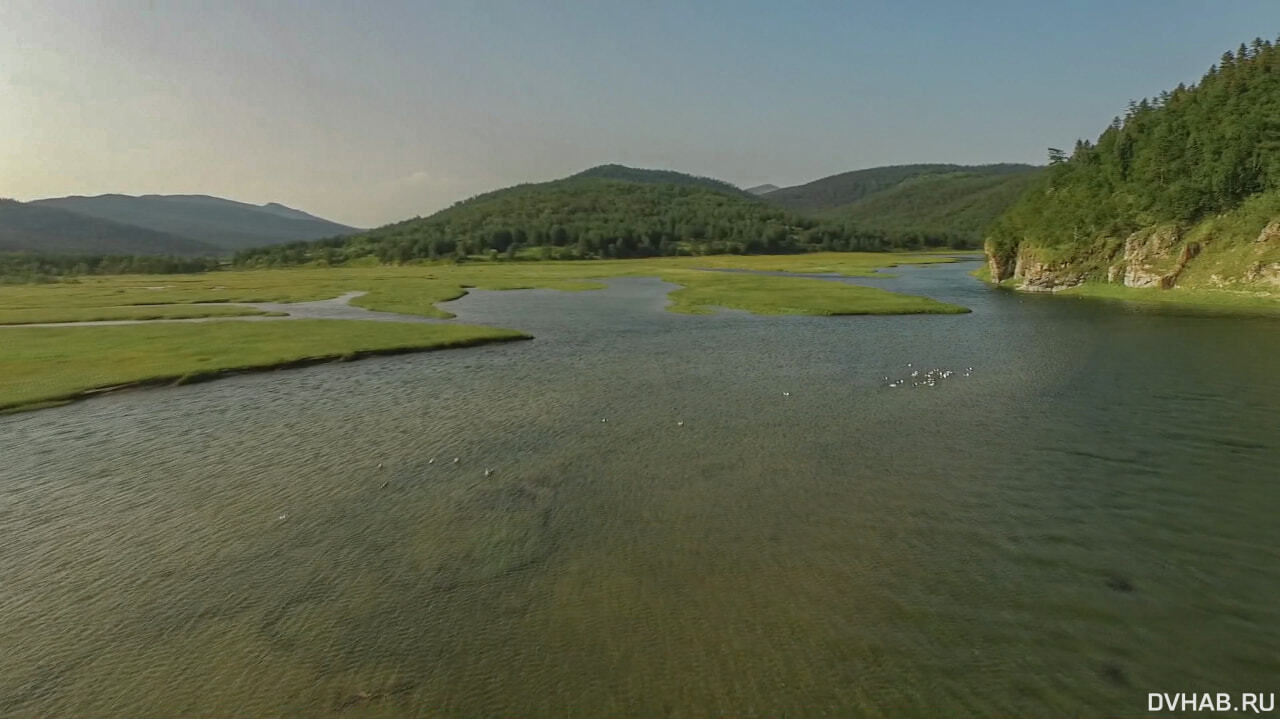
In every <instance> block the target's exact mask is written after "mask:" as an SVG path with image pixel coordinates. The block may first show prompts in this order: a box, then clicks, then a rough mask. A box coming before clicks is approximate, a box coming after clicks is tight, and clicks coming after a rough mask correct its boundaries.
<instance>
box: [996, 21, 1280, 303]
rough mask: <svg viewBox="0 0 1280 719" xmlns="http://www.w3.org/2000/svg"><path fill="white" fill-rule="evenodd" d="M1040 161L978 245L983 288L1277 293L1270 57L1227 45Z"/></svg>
mask: <svg viewBox="0 0 1280 719" xmlns="http://www.w3.org/2000/svg"><path fill="white" fill-rule="evenodd" d="M1050 160H1051V165H1050V167H1049V169H1048V170H1047V171H1046V172H1045V173H1044V174H1043V176H1042V177H1041V178H1040V179H1039V180H1038V181H1037V182H1036V183H1035V184H1034V186H1033V187H1032V188H1031V189H1030V190H1029V191H1028V192H1027V194H1025V195H1024V196H1023V198H1022V199H1021V200H1019V201H1018V202H1017V203H1016V204H1015V205H1014V206H1013V207H1012V208H1010V209H1009V211H1008V212H1007V213H1006V214H1005V215H1004V216H1002V217H1001V218H1000V219H999V220H998V221H997V222H996V223H995V225H994V226H993V227H992V229H991V231H990V233H989V237H988V242H987V252H988V256H989V259H990V264H991V272H992V275H993V279H994V280H996V281H1004V280H1008V279H1011V278H1012V279H1016V280H1018V281H1020V282H1021V283H1022V286H1023V287H1028V288H1038V289H1060V288H1062V287H1068V286H1072V285H1075V284H1078V283H1080V282H1082V281H1091V282H1113V283H1123V284H1124V285H1127V286H1129V287H1146V286H1150V287H1164V288H1169V287H1174V286H1177V287H1183V288H1188V287H1189V288H1200V289H1213V288H1220V289H1228V288H1230V289H1236V290H1248V291H1254V292H1271V293H1275V292H1276V290H1277V289H1278V288H1280V225H1278V224H1276V221H1277V219H1280V47H1277V46H1274V45H1272V44H1271V43H1270V42H1267V41H1264V40H1261V39H1259V40H1255V41H1254V42H1253V43H1252V44H1251V45H1250V46H1248V47H1246V46H1244V45H1241V46H1240V47H1239V48H1238V49H1237V50H1236V51H1235V52H1228V53H1225V54H1224V55H1223V56H1222V59H1221V62H1220V64H1218V65H1216V66H1214V67H1212V68H1211V69H1210V70H1209V72H1208V73H1207V74H1205V76H1204V77H1203V78H1202V79H1201V81H1200V83H1199V84H1198V85H1193V86H1191V87H1187V86H1184V85H1179V86H1178V87H1177V88H1175V89H1174V90H1172V91H1170V92H1164V93H1161V94H1160V96H1159V97H1156V98H1154V99H1144V100H1142V101H1140V102H1132V103H1130V106H1129V110H1128V112H1127V113H1126V114H1125V117H1124V118H1116V119H1115V120H1114V121H1113V122H1112V123H1111V126H1110V127H1108V128H1107V129H1106V130H1105V131H1104V132H1103V133H1102V134H1101V135H1100V136H1099V137H1098V140H1097V142H1096V143H1090V142H1086V141H1079V142H1077V143H1076V146H1075V149H1074V150H1073V151H1072V152H1071V153H1070V155H1069V156H1068V154H1067V153H1065V152H1063V151H1061V150H1056V149H1051V150H1050ZM1184 296H1187V295H1184V294H1182V293H1179V294H1176V295H1171V297H1175V298H1177V297H1184Z"/></svg>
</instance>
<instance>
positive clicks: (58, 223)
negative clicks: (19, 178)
mask: <svg viewBox="0 0 1280 719" xmlns="http://www.w3.org/2000/svg"><path fill="white" fill-rule="evenodd" d="M219 251H220V250H219V248H217V247H215V246H213V245H210V244H207V243H204V242H200V241H198V240H193V239H190V238H187V237H180V236H178V235H174V234H171V233H167V232H159V231H157V230H152V229H148V228H145V227H137V226H133V225H127V224H123V223H119V222H112V221H110V220H104V219H101V218H97V217H88V216H86V215H81V214H79V213H76V212H70V211H68V210H63V209H59V208H57V207H51V206H47V205H40V204H33V203H22V202H17V201H14V200H0V252H39V253H48V254H72V253H74V254H94V255H99V254H104V255H105V254H127V255H188V256H194V255H215V254H218V253H219Z"/></svg>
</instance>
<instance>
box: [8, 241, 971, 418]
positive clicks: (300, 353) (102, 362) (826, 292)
mask: <svg viewBox="0 0 1280 719" xmlns="http://www.w3.org/2000/svg"><path fill="white" fill-rule="evenodd" d="M948 261H950V258H949V257H947V256H946V255H942V254H887V253H823V254H807V255H788V256H715V257H679V258H662V259H652V260H611V261H578V262H468V263H464V264H461V265H454V264H435V265H405V266H372V267H339V268H320V267H304V268H293V269H281V270H268V269H263V270H245V271H221V272H210V273H206V274H197V275H164V276H158V275H145V276H106V277H81V278H76V279H75V280H72V281H66V282H61V283H52V284H31V285H5V286H0V324H10V325H20V324H30V323H41V322H68V321H83V320H111V319H152V318H185V317H215V318H221V317H230V316H234V315H246V314H261V313H259V312H257V311H255V310H253V309H251V308H244V307H235V306H218V305H213V306H196V305H193V304H191V303H195V302H213V303H226V302H302V301H311V300H323V299H331V298H333V297H337V296H339V295H341V294H344V293H347V292H353V291H364V292H367V293H368V294H366V295H364V296H362V297H359V298H357V299H356V300H355V301H354V302H353V304H355V305H358V306H361V307H364V308H367V309H371V310H379V311H385V312H398V313H403V314H413V315H420V316H426V317H437V318H448V317H452V315H451V314H450V313H449V312H448V311H447V310H445V309H443V308H441V307H439V306H438V303H440V302H445V301H447V300H451V299H456V298H457V297H460V296H461V295H463V294H465V293H466V291H467V289H468V288H480V289H486V290H512V289H525V288H544V289H555V290H564V291H584V290H594V289H600V288H602V287H604V285H603V284H602V283H601V282H600V281H599V280H602V279H608V278H612V277H660V278H661V279H663V280H665V281H667V282H671V283H674V284H677V285H680V289H677V290H675V291H673V292H672V293H671V294H670V295H669V297H670V299H671V305H670V306H669V307H668V309H669V310H671V311H673V312H679V313H686V314H705V313H709V312H713V311H715V309H716V308H730V309H737V310H745V311H747V312H753V313H756V314H761V315H783V314H792V315H849V314H913V313H959V312H967V311H968V310H967V309H965V308H963V307H958V306H955V305H948V304H945V303H942V302H937V301H935V300H932V299H929V298H926V297H915V296H910V295H902V294H897V293H893V292H887V291H885V290H880V289H875V288H870V287H855V286H852V285H845V284H842V283H838V282H829V281H823V280H816V279H810V278H802V277H785V276H763V275H750V274H737V273H727V272H707V271H703V268H705V269H744V270H760V271H779V272H796V273H817V272H829V273H837V274H843V275H850V276H865V275H868V274H871V273H873V272H874V271H875V270H876V269H877V268H880V267H886V266H891V265H894V264H918V263H928V262H948ZM522 336H524V335H522V334H520V333H519V332H517V331H514V330H505V329H495V328H488V327H468V326H461V325H449V324H442V325H422V324H398V323H387V322H359V321H349V320H325V321H321V320H290V321H281V322H271V323H259V322H239V321H234V320H231V319H228V320H227V321H211V322H205V323H200V324H153V325H147V324H141V325H119V326H108V327H56V328H35V327H26V328H24V327H7V328H0V408H10V409H11V408H15V407H19V406H32V407H34V406H44V405H45V403H48V402H51V401H58V400H64V399H68V398H73V397H76V396H80V395H81V394H83V393H85V392H86V391H90V390H94V389H99V388H103V387H112V386H116V385H128V384H137V383H151V382H172V381H177V380H179V379H181V378H183V377H188V378H193V377H197V378H198V377H204V376H213V375H216V374H217V373H220V372H224V371H242V370H251V369H263V368H270V367H276V366H282V365H289V364H293V363H297V362H310V361H318V360H324V359H334V358H341V357H344V356H350V355H359V354H364V353H378V352H391V351H409V350H427V349H438V348H443V347H452V346H458V345H460V344H462V345H465V344H474V343H476V342H483V341H495V340H504V339H512V338H516V337H522Z"/></svg>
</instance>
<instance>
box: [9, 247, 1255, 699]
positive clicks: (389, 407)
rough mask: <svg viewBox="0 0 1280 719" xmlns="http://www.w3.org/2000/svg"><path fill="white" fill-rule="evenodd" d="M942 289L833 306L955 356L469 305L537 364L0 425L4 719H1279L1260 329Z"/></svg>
mask: <svg viewBox="0 0 1280 719" xmlns="http://www.w3.org/2000/svg"><path fill="white" fill-rule="evenodd" d="M972 267H973V264H972V263H960V264H956V265H950V266H934V267H908V268H902V269H898V270H895V272H896V273H898V274H899V275H900V277H899V278H897V279H876V280H851V281H855V282H859V283H865V284H872V285H876V286H881V287H886V288H889V289H900V290H903V291H908V292H917V293H922V294H927V295H930V296H933V297H936V298H938V299H941V300H944V301H950V302H956V303H959V304H963V305H965V306H968V307H971V308H972V309H973V310H974V311H973V313H972V314H968V315H937V316H899V317H842V318H827V317H756V316H752V315H748V314H745V313H739V312H724V313H719V314H716V315H713V316H697V317H690V316H681V315H675V314H671V313H668V312H664V311H663V309H662V308H663V306H664V304H665V302H666V300H665V297H664V292H665V290H666V289H667V286H664V285H663V284H662V283H661V282H659V281H657V280H647V279H621V280H615V281H612V283H611V286H610V289H608V290H605V291H599V292H578V293H560V292H554V291H540V290H533V291H514V292H473V293H471V294H470V295H468V296H467V297H465V298H463V299H461V300H458V301H456V302H453V303H450V305H449V308H450V309H451V310H452V311H454V312H456V313H457V314H458V321H460V322H470V323H491V324H498V325H502V326H506V327H514V328H518V329H521V330H525V331H528V332H531V333H532V334H533V335H535V336H536V339H535V340H534V341H532V342H522V343H515V344H510V345H502V346H487V347H480V348H473V349H464V350H450V351H445V352H436V353H427V354H419V355H408V356H399V357H387V358H377V359H370V360H364V361H360V362H355V363H339V364H332V365H324V366H317V367H310V368H306V369H298V370H288V371H281V372H276V373H268V374H258V375H244V376H239V377H233V378H230V379H226V380H222V381H218V382H214V383H210V384H201V385H192V386H186V387H174V388H168V389H153V390H141V391H132V392H125V393H119V394H115V395H109V396H104V397H101V398H97V399H93V400H90V401H86V402H80V403H76V404H72V405H69V406H66V407H61V408H56V409H50V410H43V411H39V412H33V413H27V414H19V415H13V416H8V417H0V537H2V538H3V542H2V543H0V630H2V631H0V716H10V715H12V716H21V717H26V716H32V717H35V716H94V717H99V716H101V717H162V716H177V715H191V716H197V715H198V716H301V715H308V716H414V715H455V716H481V715H504V716H515V715H520V716H531V715H564V714H576V715H581V716H604V715H631V716H651V715H671V716H707V715H737V716H742V715H768V716H777V715H780V714H784V713H785V714H787V715H789V716H807V715H847V714H860V715H869V716H878V715H885V716H904V715H906V716H910V715H920V716H939V715H974V716H1014V715H1020V716H1065V715H1096V714H1140V713H1142V712H1144V711H1145V710H1146V707H1147V693H1148V692H1177V691H1185V692H1190V691H1199V692H1205V691H1213V692H1217V691H1280V685H1278V684H1277V677H1280V600H1278V599H1277V598H1278V597H1280V470H1278V469H1277V468H1278V467H1280V429H1278V423H1277V416H1280V415H1278V412H1277V411H1278V410H1280V360H1278V359H1277V358H1280V323H1277V322H1276V321H1274V320H1267V319H1247V318H1222V317H1218V318H1213V317H1203V316H1180V315H1177V314H1170V313H1155V312H1149V311H1139V310H1134V309H1132V308H1126V307H1124V306H1119V305H1114V304H1106V303H1099V302H1092V301H1087V300H1074V299H1067V298H1061V297H1039V296H1025V295H1017V294H1012V293H1008V292H1003V291H998V290H993V289H990V288H988V287H986V286H984V285H983V284H981V283H979V282H976V281H974V280H972V279H971V278H969V277H968V276H967V275H966V274H965V273H966V272H967V271H968V270H969V269H971V268H972ZM908 363H910V366H908ZM970 367H972V368H973V369H972V372H969V371H968V370H969V368H970ZM935 369H937V370H941V369H950V370H952V371H953V374H952V375H951V376H949V377H948V378H947V379H944V380H940V381H936V382H934V383H933V385H932V386H929V385H928V384H922V385H920V386H913V382H919V381H920V378H919V377H917V378H915V379H912V378H911V377H910V373H911V372H913V371H919V372H920V373H921V375H924V374H925V373H927V372H928V371H929V370H935ZM966 372H968V376H965V374H966ZM885 377H888V378H889V380H888V381H886V380H885V379H884V378H885ZM899 379H902V380H905V382H903V383H902V384H901V385H900V386H897V387H889V386H888V385H889V384H890V382H895V383H896V380H899ZM784 393H787V394H784ZM681 423H683V424H681ZM455 458H456V461H455ZM379 465H381V467H379ZM485 470H491V473H490V474H489V475H488V476H486V473H485Z"/></svg>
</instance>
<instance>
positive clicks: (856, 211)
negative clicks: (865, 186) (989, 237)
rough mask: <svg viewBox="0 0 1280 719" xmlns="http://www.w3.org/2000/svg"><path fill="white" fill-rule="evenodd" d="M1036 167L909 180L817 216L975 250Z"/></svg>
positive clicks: (1035, 172)
mask: <svg viewBox="0 0 1280 719" xmlns="http://www.w3.org/2000/svg"><path fill="white" fill-rule="evenodd" d="M1038 175H1039V169H1038V168H1032V169H1027V170H1024V171H1021V172H1002V173H988V174H981V173H970V172H953V173H945V174H925V175H918V176H915V177H911V178H909V179H907V180H904V181H902V182H900V183H898V184H897V185H894V186H892V187H890V188H888V189H885V190H881V191H880V192H876V193H873V194H871V195H868V196H866V197H864V198H863V199H861V200H858V201H857V202H854V203H851V204H848V205H843V206H841V207H837V208H835V209H832V210H828V211H826V212H824V213H823V214H822V216H823V217H828V218H831V219H839V220H844V221H847V222H850V223H853V224H854V225H857V226H858V227H862V228H864V229H867V230H878V231H881V232H886V233H890V234H894V235H898V236H908V235H915V236H919V237H922V238H926V240H925V241H930V240H932V241H933V242H935V243H936V242H938V241H942V242H944V243H946V244H947V245H949V246H960V245H963V246H974V247H976V246H978V245H979V244H981V242H982V238H983V236H984V235H985V233H986V231H987V229H989V228H990V227H991V225H992V223H994V222H995V221H996V219H997V218H998V217H1000V215H1001V214H1003V213H1004V212H1005V211H1006V210H1008V209H1009V207H1010V206H1011V205H1013V203H1014V202H1016V201H1017V200H1018V198H1019V197H1020V196H1021V195H1022V193H1023V192H1025V191H1026V190H1027V188H1028V187H1030V186H1031V184H1032V183H1033V182H1034V181H1035V179H1036V177H1037V176H1038Z"/></svg>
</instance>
